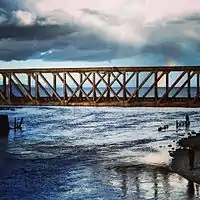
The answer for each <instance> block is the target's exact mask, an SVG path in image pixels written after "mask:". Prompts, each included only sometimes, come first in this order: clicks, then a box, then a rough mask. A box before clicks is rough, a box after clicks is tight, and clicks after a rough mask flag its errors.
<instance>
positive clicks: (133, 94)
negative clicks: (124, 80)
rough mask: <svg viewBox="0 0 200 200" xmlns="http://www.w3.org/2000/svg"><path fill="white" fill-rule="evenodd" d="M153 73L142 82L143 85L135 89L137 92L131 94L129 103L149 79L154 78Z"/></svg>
mask: <svg viewBox="0 0 200 200" xmlns="http://www.w3.org/2000/svg"><path fill="white" fill-rule="evenodd" d="M152 74H153V72H150V73H149V74H148V75H147V76H146V78H145V79H144V80H143V81H142V83H141V84H140V85H139V86H138V87H137V88H136V89H135V91H134V92H133V93H132V94H131V96H130V97H129V99H128V102H129V101H130V100H131V99H132V98H133V97H134V96H135V95H136V94H137V92H138V91H139V90H140V89H141V88H142V86H143V85H144V84H145V83H146V82H147V81H148V80H149V78H150V77H151V76H152Z"/></svg>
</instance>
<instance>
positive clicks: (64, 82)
mask: <svg viewBox="0 0 200 200" xmlns="http://www.w3.org/2000/svg"><path fill="white" fill-rule="evenodd" d="M57 76H58V78H59V79H60V80H61V82H62V83H63V85H64V86H66V88H67V89H68V90H69V91H70V92H71V94H73V92H74V91H73V90H72V89H71V87H70V86H69V85H68V84H67V80H66V79H67V77H66V73H64V78H62V76H61V75H60V74H59V73H57ZM65 77H66V79H65ZM64 92H65V91H64ZM76 97H77V96H76Z"/></svg>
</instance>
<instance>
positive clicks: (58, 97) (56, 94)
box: [39, 73, 62, 102]
mask: <svg viewBox="0 0 200 200" xmlns="http://www.w3.org/2000/svg"><path fill="white" fill-rule="evenodd" d="M39 75H40V77H41V78H42V79H43V81H44V82H45V83H46V84H47V85H48V86H49V87H50V88H51V90H52V92H53V93H54V95H55V96H56V98H57V99H58V100H59V101H61V102H62V100H61V98H60V96H59V94H58V93H57V92H56V91H55V90H54V88H53V87H52V86H51V84H50V83H49V82H48V81H47V79H46V78H45V77H44V75H43V74H42V73H39Z"/></svg>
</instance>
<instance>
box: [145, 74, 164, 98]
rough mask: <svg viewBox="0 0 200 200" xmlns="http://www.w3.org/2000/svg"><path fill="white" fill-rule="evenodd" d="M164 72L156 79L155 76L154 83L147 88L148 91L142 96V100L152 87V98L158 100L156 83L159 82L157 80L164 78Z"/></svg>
mask: <svg viewBox="0 0 200 200" xmlns="http://www.w3.org/2000/svg"><path fill="white" fill-rule="evenodd" d="M164 74H165V73H164V72H163V73H161V74H160V75H159V77H157V74H155V80H154V83H153V84H152V85H151V86H150V87H149V89H148V90H147V91H146V92H145V93H144V95H143V96H142V97H143V98H145V97H146V96H147V95H148V94H149V92H150V91H151V90H152V89H153V87H156V88H155V90H156V91H155V95H154V97H155V98H158V91H157V83H158V82H159V80H160V79H161V78H162V77H163V76H164Z"/></svg>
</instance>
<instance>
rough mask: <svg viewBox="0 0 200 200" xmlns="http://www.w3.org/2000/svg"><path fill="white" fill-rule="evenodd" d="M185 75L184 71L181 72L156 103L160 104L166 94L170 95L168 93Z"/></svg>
mask: <svg viewBox="0 0 200 200" xmlns="http://www.w3.org/2000/svg"><path fill="white" fill-rule="evenodd" d="M185 74H186V71H183V72H182V73H181V75H180V76H179V77H178V78H177V79H176V80H175V81H174V83H173V84H172V85H171V87H170V88H169V89H168V90H167V92H166V93H165V94H164V95H163V96H162V97H161V98H160V99H159V101H158V103H160V102H161V101H163V100H164V99H165V98H166V97H167V96H168V94H169V93H170V91H171V90H172V89H173V88H174V87H175V85H176V84H177V83H178V82H179V81H180V80H181V79H182V78H183V76H184V75H185Z"/></svg>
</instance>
